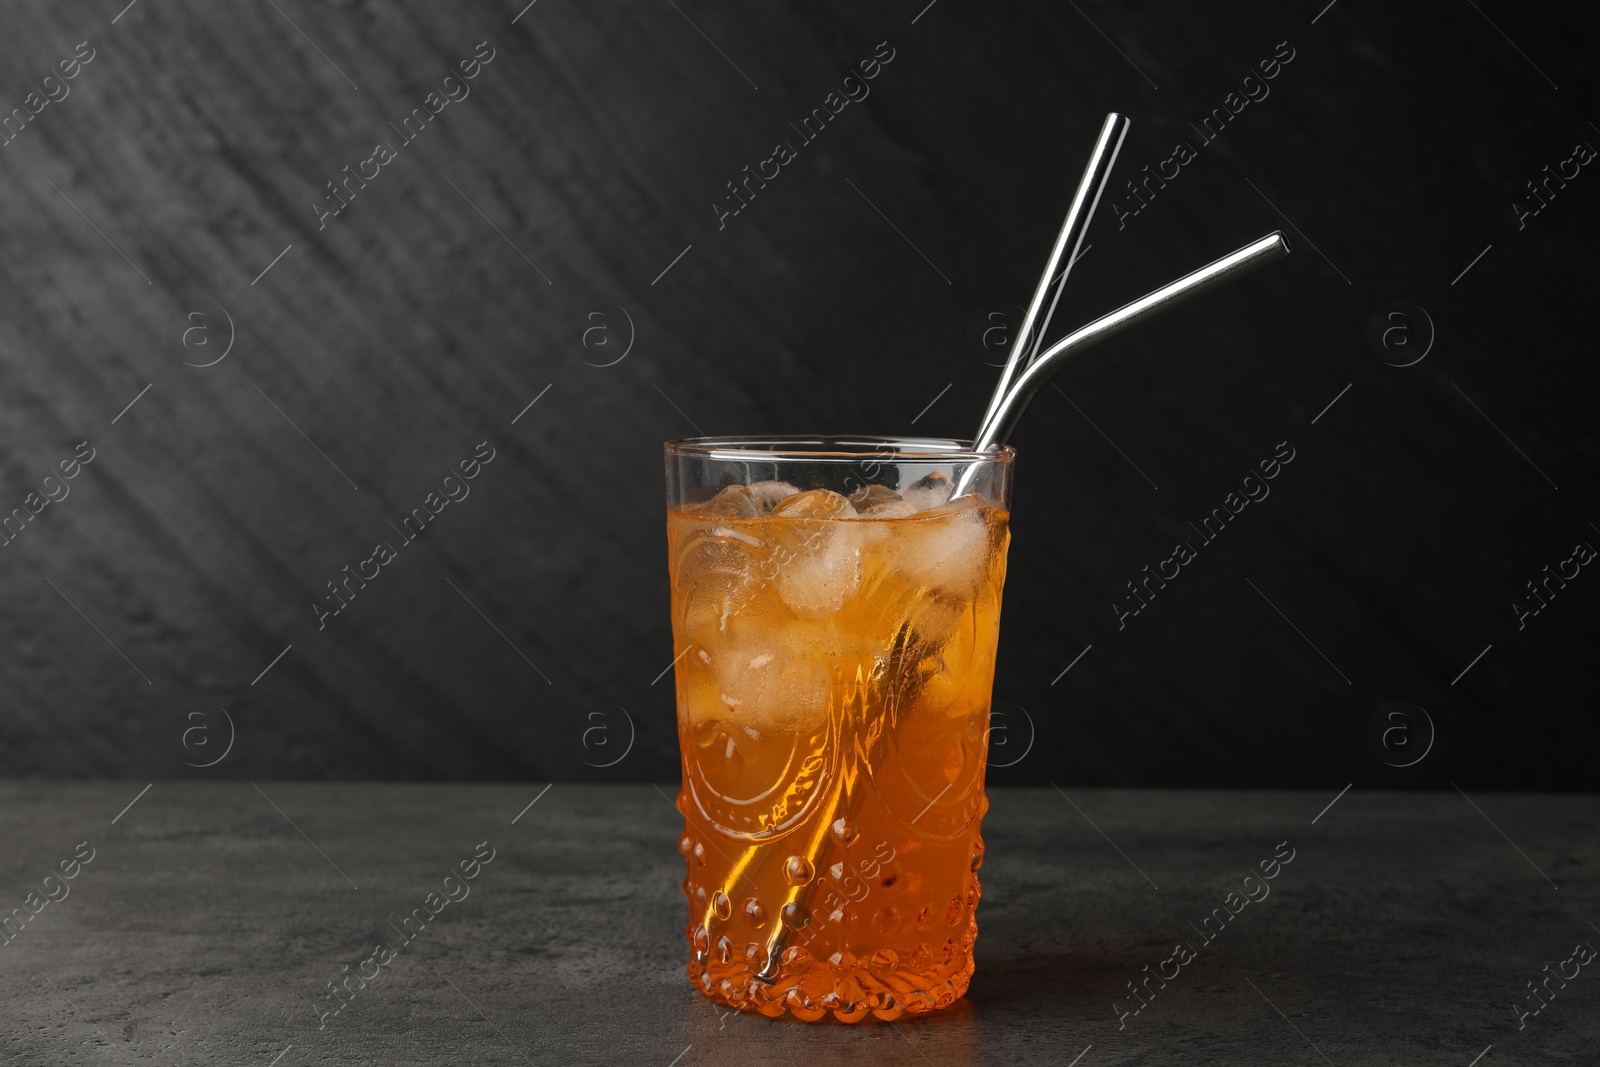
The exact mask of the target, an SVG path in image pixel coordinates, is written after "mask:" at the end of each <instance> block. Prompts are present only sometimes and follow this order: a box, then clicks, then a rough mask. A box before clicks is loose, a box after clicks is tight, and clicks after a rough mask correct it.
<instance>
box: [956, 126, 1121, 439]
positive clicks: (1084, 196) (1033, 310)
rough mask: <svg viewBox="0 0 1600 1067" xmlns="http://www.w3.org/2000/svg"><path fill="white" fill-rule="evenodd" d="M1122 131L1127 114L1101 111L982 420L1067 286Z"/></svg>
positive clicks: (1027, 357)
mask: <svg viewBox="0 0 1600 1067" xmlns="http://www.w3.org/2000/svg"><path fill="white" fill-rule="evenodd" d="M1127 132H1128V120H1127V119H1126V118H1125V117H1123V116H1121V115H1119V114H1117V113H1116V112H1115V111H1113V112H1112V113H1111V114H1109V115H1107V116H1106V121H1105V123H1104V124H1103V125H1101V127H1100V136H1099V138H1098V139H1097V140H1096V141H1095V143H1094V150H1093V151H1092V152H1091V153H1090V154H1089V165H1088V166H1087V167H1085V168H1084V171H1083V177H1082V178H1080V179H1079V180H1078V191H1077V192H1076V193H1074V194H1073V197H1072V204H1071V206H1069V207H1068V208H1067V217H1066V220H1065V221H1064V222H1063V223H1062V224H1061V232H1060V233H1058V234H1056V243H1055V246H1054V247H1053V248H1051V250H1050V258H1049V259H1048V260H1047V261H1046V262H1045V265H1044V273H1043V274H1041V275H1040V276H1039V284H1038V285H1037V286H1036V287H1035V288H1034V291H1033V299H1032V300H1031V301H1029V303H1028V310H1027V313H1026V314H1024V315H1023V318H1022V326H1021V328H1020V329H1019V330H1018V331H1017V336H1016V339H1015V340H1014V341H1013V342H1012V345H1011V355H1010V356H1009V357H1008V358H1007V359H1006V362H1005V366H1004V367H1002V368H1001V370H1000V381H999V382H998V383H996V385H995V387H994V393H993V394H991V395H990V397H989V406H988V407H987V408H986V409H985V410H984V413H983V420H984V422H985V423H987V422H988V421H989V420H990V418H991V417H993V415H994V413H995V410H996V409H997V408H998V407H999V406H1000V404H1001V402H1002V401H1003V400H1004V399H1005V397H1006V393H1007V392H1008V391H1009V389H1010V388H1011V382H1012V379H1014V378H1015V377H1016V375H1017V373H1018V372H1019V371H1020V370H1021V369H1022V368H1023V367H1025V366H1026V365H1027V364H1028V363H1030V362H1032V360H1033V358H1034V356H1035V353H1037V351H1038V349H1039V342H1040V341H1041V340H1042V339H1043V338H1044V331H1045V327H1046V326H1048V325H1049V323H1050V316H1051V315H1053V314H1054V313H1055V309H1056V301H1058V300H1060V299H1061V290H1062V289H1064V288H1066V282H1067V273H1068V271H1070V270H1072V264H1073V261H1074V260H1076V259H1077V258H1078V249H1079V247H1080V246H1082V244H1083V235H1084V234H1085V233H1087V232H1088V230H1089V221H1090V220H1091V219H1092V218H1093V217H1094V210H1095V208H1096V207H1098V206H1099V204H1100V193H1101V192H1102V191H1103V190H1104V189H1105V187H1106V182H1107V181H1109V180H1110V179H1111V166H1112V164H1113V163H1115V162H1116V160H1117V152H1118V151H1119V150H1120V149H1121V148H1122V139H1123V137H1124V136H1125V135H1126V134H1127ZM1063 259H1065V261H1066V267H1065V268H1062V267H1061V264H1062V261H1063ZM1058 269H1059V270H1060V271H1061V277H1060V278H1059V279H1057V278H1056V271H1057V270H1058ZM1052 285H1053V286H1055V298H1054V299H1053V300H1051V301H1050V309H1049V310H1048V311H1044V315H1043V318H1042V319H1041V318H1040V312H1041V311H1043V309H1044V301H1045V297H1047V296H1049V295H1050V289H1051V286H1052Z"/></svg>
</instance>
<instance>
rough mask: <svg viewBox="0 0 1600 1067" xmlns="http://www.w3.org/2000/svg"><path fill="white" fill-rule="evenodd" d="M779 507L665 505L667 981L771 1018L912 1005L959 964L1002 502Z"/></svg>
mask: <svg viewBox="0 0 1600 1067" xmlns="http://www.w3.org/2000/svg"><path fill="white" fill-rule="evenodd" d="M817 495H818V494H812V493H808V494H802V496H804V497H806V498H811V497H814V496H817ZM799 499H800V498H799V497H795V498H791V500H799ZM834 499H835V500H837V499H838V498H834ZM788 503H789V502H786V505H787V504H788ZM786 505H785V506H780V508H779V510H778V513H776V514H771V515H763V516H760V517H755V518H731V517H729V518H723V517H713V516H707V515H704V514H691V513H684V512H672V513H669V516H668V525H667V530H668V542H669V551H670V559H671V564H672V574H673V589H672V610H673V639H674V645H675V647H674V653H675V654H676V655H677V656H678V657H679V658H678V660H677V668H676V678H677V699H678V736H679V743H680V747H681V751H682V755H683V777H684V787H683V789H682V791H681V792H680V793H679V797H678V807H679V809H680V810H681V811H682V812H683V815H684V820H685V830H684V835H683V837H682V838H681V839H680V842H679V847H680V850H681V851H682V852H683V853H684V856H685V858H686V860H687V864H688V876H687V878H686V879H685V880H684V883H683V891H684V894H685V896H686V897H687V898H688V902H689V922H688V926H687V934H688V938H689V943H690V953H691V958H690V962H689V979H690V981H691V982H692V983H693V984H694V985H695V986H696V987H697V988H699V989H701V990H702V991H703V992H705V993H706V994H707V995H709V996H710V997H712V998H713V999H715V1000H718V1001H721V1002H723V1003H725V1004H728V1005H730V1006H732V1007H735V1008H741V1009H753V1010H757V1011H760V1012H762V1013H763V1014H766V1015H771V1016H778V1015H782V1014H783V1013H784V1012H785V1011H788V1012H790V1013H792V1014H793V1015H795V1016H797V1017H799V1018H801V1019H805V1020H814V1019H818V1018H821V1017H822V1016H824V1015H825V1014H828V1013H830V1012H831V1013H832V1014H833V1015H834V1016H835V1017H837V1018H839V1019H841V1020H844V1021H846V1022H856V1021H858V1020H860V1019H862V1018H864V1017H866V1016H867V1015H868V1014H869V1013H870V1014H873V1015H876V1016H877V1017H879V1018H883V1019H895V1018H898V1017H900V1016H901V1015H902V1014H920V1013H922V1012H926V1011H930V1010H932V1009H934V1008H939V1007H944V1006H946V1005H948V1004H950V1003H952V1002H953V1001H955V1000H956V999H957V998H958V997H960V996H961V995H962V994H964V993H965V992H966V989H967V984H968V982H969V980H970V978H971V975H972V946H973V942H974V941H975V939H976V938H977V932H978V928H977V921H976V917H975V913H976V910H977V905H978V895H979V890H978V876H977V873H976V872H977V870H978V867H979V865H980V863H981V862H982V859H983V840H982V838H981V837H980V836H979V825H980V822H981V820H982V817H983V813H984V811H985V810H986V809H987V807H988V801H987V800H986V798H985V797H984V792H983V782H984V761H985V758H986V754H987V749H988V725H989V701H990V692H991V689H992V686H993V680H994V660H995V646H996V640H997V637H998V633H999V625H1000V591H1001V586H1002V584H1003V582H1004V579H1005V555H1006V547H1007V544H1008V541H1009V534H1008V533H1007V528H1006V522H1007V518H1008V516H1007V514H1006V512H1004V511H1002V510H1000V509H999V508H996V507H993V506H991V505H988V504H986V503H983V502H981V501H977V500H976V498H965V499H963V500H960V501H956V502H954V503H951V504H947V505H945V506H944V507H942V508H936V509H933V510H932V511H926V512H922V513H920V514H917V515H911V516H907V517H904V518H887V519H885V518H880V519H873V518H855V519H848V518H839V517H808V516H807V514H806V512H807V510H808V509H807V508H806V507H804V506H801V507H796V508H790V507H787V506H786ZM823 510H826V509H823Z"/></svg>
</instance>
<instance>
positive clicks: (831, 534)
mask: <svg viewBox="0 0 1600 1067" xmlns="http://www.w3.org/2000/svg"><path fill="white" fill-rule="evenodd" d="M841 499H842V498H841ZM811 525H813V527H814V528H813V529H810V530H807V531H806V533H805V535H804V537H803V538H802V539H801V540H800V541H799V544H798V548H797V550H796V551H795V553H794V555H793V556H792V557H791V558H789V559H787V560H784V561H783V562H782V564H781V565H780V566H779V567H778V568H777V572H776V574H774V575H773V578H772V584H773V585H774V586H775V587H776V588H777V590H778V595H779V596H780V597H782V598H783V602H784V603H785V604H787V605H788V606H789V607H790V608H792V609H793V610H794V611H796V612H799V613H800V614H802V615H822V614H832V613H833V612H836V611H838V610H839V609H840V608H842V607H844V605H845V602H846V601H848V600H849V599H850V598H851V597H853V596H855V594H856V590H857V589H859V588H860V587H861V549H862V544H863V541H864V538H863V533H864V531H863V530H862V528H861V527H859V526H857V525H856V524H854V523H848V522H826V521H824V522H818V523H815V524H811Z"/></svg>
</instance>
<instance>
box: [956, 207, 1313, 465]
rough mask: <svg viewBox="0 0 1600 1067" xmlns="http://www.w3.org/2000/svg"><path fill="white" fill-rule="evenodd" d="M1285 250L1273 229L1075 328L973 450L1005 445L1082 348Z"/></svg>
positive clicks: (993, 417) (1033, 370)
mask: <svg viewBox="0 0 1600 1067" xmlns="http://www.w3.org/2000/svg"><path fill="white" fill-rule="evenodd" d="M1288 254H1289V242H1288V241H1286V240H1284V237H1283V234H1282V232H1280V231H1277V230H1274V231H1273V232H1272V233H1270V234H1268V235H1267V236H1265V237H1261V238H1257V239H1256V240H1254V241H1251V242H1250V243H1249V244H1247V245H1245V246H1244V247H1243V248H1241V249H1239V250H1238V251H1237V252H1231V253H1229V254H1228V255H1226V256H1223V257H1222V258H1221V259H1219V260H1217V261H1215V262H1213V263H1208V264H1206V265H1205V266H1203V267H1201V268H1200V269H1199V270H1197V271H1194V272H1193V273H1191V274H1185V275H1184V276H1183V277H1181V278H1179V279H1178V280H1177V281H1175V282H1168V283H1167V284H1166V285H1163V286H1162V287H1161V288H1159V289H1157V290H1155V291H1154V292H1151V293H1146V294H1145V295H1144V296H1141V297H1140V298H1139V299H1137V300H1135V301H1133V302H1132V303H1129V304H1124V305H1123V306H1122V307H1120V308H1118V309H1117V310H1115V311H1113V312H1111V313H1110V314H1108V315H1102V316H1100V317H1099V318H1098V319H1095V320H1094V321H1093V322H1091V323H1089V325H1087V326H1083V327H1080V328H1078V329H1077V330H1074V331H1073V332H1072V333H1070V334H1068V335H1067V336H1066V337H1064V338H1063V339H1062V340H1061V341H1059V342H1057V343H1056V344H1054V345H1052V346H1051V347H1050V349H1049V350H1048V351H1046V352H1045V353H1044V354H1043V355H1041V356H1040V357H1039V358H1038V359H1036V360H1035V361H1034V362H1033V364H1032V365H1031V366H1030V367H1028V369H1027V370H1025V371H1024V372H1023V374H1022V376H1021V377H1020V378H1018V379H1017V381H1016V384H1015V385H1013V386H1012V387H1011V389H1010V391H1009V392H1007V393H1006V394H1005V396H1003V397H1002V398H1001V399H1000V401H999V403H998V404H996V405H995V406H994V410H993V412H992V413H991V414H990V415H989V417H988V418H986V419H985V420H984V422H983V425H982V426H980V427H979V429H978V435H977V437H976V438H974V440H973V451H975V452H984V451H987V450H988V449H991V448H993V447H994V446H996V445H999V444H1004V443H1005V442H1006V440H1007V439H1008V438H1009V437H1010V436H1011V433H1012V431H1013V430H1015V429H1016V428H1017V422H1018V420H1019V419H1021V418H1022V412H1023V411H1024V410H1025V409H1026V408H1027V406H1028V401H1030V400H1032V399H1033V395H1034V394H1035V393H1037V392H1038V391H1039V389H1040V388H1041V387H1042V386H1043V385H1044V383H1045V382H1047V381H1049V380H1050V378H1051V376H1052V375H1054V374H1055V373H1056V372H1057V371H1059V370H1060V369H1061V368H1062V367H1065V366H1066V365H1067V364H1068V363H1071V362H1072V361H1073V360H1075V359H1077V358H1078V357H1079V356H1081V355H1083V354H1084V353H1085V352H1088V351H1089V350H1091V349H1094V348H1098V347H1100V346H1101V345H1103V344H1105V343H1106V342H1107V341H1111V340H1114V339H1116V338H1118V337H1121V336H1122V335H1123V334H1125V333H1128V332H1129V331H1130V330H1133V329H1136V328H1137V327H1140V326H1143V325H1144V324H1145V323H1147V322H1149V321H1150V320H1152V319H1156V318H1160V317H1161V316H1162V315H1165V314H1166V313H1167V312H1169V311H1174V310H1176V309H1177V308H1180V307H1182V306H1183V305H1185V304H1187V303H1189V302H1190V301H1191V300H1197V299H1199V298H1200V297H1202V296H1205V295H1206V294H1207V293H1214V292H1216V291H1217V290H1218V289H1221V288H1222V287H1223V286H1225V285H1227V284H1229V283H1230V282H1235V281H1238V280H1239V279H1240V278H1243V277H1244V276H1245V275H1247V274H1250V273H1253V272H1254V271H1257V270H1260V269H1261V268H1262V267H1265V266H1266V265H1267V264H1268V263H1275V262H1277V261H1278V260H1280V259H1282V258H1283V257H1284V256H1286V255H1288Z"/></svg>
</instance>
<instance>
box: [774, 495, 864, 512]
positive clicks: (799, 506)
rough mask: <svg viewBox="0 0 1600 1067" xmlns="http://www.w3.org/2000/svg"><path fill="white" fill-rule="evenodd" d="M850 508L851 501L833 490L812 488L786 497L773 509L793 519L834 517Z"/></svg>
mask: <svg viewBox="0 0 1600 1067" xmlns="http://www.w3.org/2000/svg"><path fill="white" fill-rule="evenodd" d="M849 510H850V501H848V500H846V499H845V498H844V497H842V496H840V495H839V494H838V493H835V492H834V491H833V490H831V489H812V490H810V491H809V492H805V493H795V494H794V495H793V496H789V497H785V498H784V499H783V500H782V501H781V502H780V503H779V504H778V506H777V507H775V508H773V509H772V514H773V515H782V516H784V517H786V518H791V519H832V518H836V517H839V516H841V515H843V514H844V513H845V512H848V511H849Z"/></svg>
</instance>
